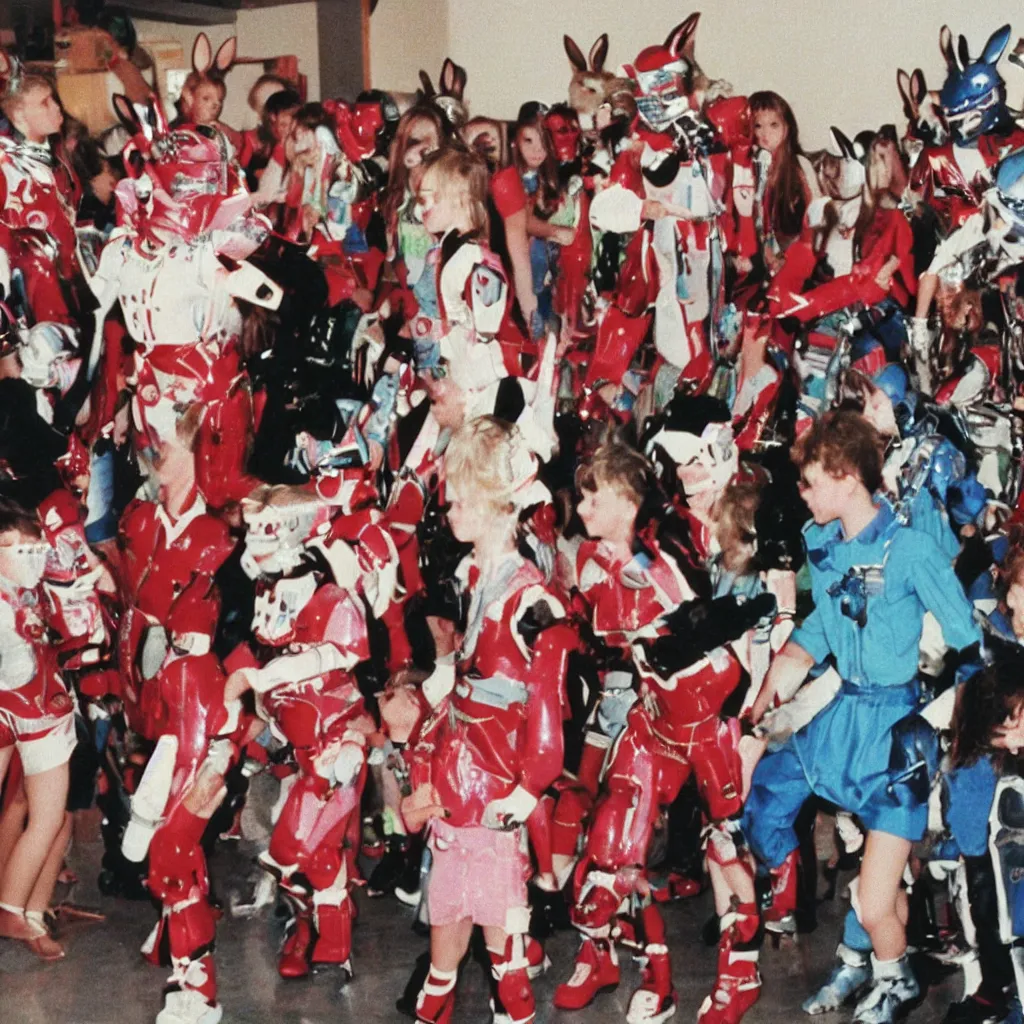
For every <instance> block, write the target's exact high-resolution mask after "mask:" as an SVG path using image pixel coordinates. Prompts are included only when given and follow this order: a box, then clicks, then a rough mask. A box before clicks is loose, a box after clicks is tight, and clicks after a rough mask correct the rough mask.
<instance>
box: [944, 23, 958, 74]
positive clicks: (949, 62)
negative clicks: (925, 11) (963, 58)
mask: <svg viewBox="0 0 1024 1024" xmlns="http://www.w3.org/2000/svg"><path fill="white" fill-rule="evenodd" d="M939 52H940V53H941V54H942V58H943V60H945V62H946V67H947V68H948V69H949V70H950V71H960V70H961V68H960V65H959V64H958V63H957V60H956V55H955V54H954V53H953V33H952V31H951V30H950V27H949V26H948V25H943V26H942V28H940V29H939Z"/></svg>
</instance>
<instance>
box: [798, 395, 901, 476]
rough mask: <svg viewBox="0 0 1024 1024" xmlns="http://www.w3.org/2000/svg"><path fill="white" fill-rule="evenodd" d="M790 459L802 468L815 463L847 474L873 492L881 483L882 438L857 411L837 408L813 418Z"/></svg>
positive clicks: (883, 457)
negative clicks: (815, 418)
mask: <svg viewBox="0 0 1024 1024" xmlns="http://www.w3.org/2000/svg"><path fill="white" fill-rule="evenodd" d="M793 461H794V462H796V464H797V465H798V466H799V467H801V468H803V467H804V466H809V465H811V464H813V463H817V464H819V465H820V466H821V467H822V469H824V470H825V472H826V473H828V474H829V475H830V476H836V477H838V476H843V475H845V474H847V473H849V474H851V475H853V476H856V477H857V478H859V480H860V481H861V483H862V484H864V486H865V487H866V488H867V489H868V490H869V491H871V493H872V494H874V492H875V491H877V490H878V489H879V488H880V487H881V486H882V466H883V465H884V462H885V441H884V439H883V438H882V435H881V434H880V433H879V432H878V431H877V430H875V428H874V427H873V426H872V425H871V424H870V423H869V422H868V421H867V420H866V419H865V418H864V417H863V416H862V415H861V414H860V413H857V412H853V411H852V410H849V409H838V410H835V411H833V412H827V413H825V415H824V416H822V417H820V418H819V419H817V420H815V421H814V423H813V424H812V425H811V428H810V429H809V430H808V431H807V433H806V434H804V435H803V436H802V437H801V438H799V440H798V441H797V443H796V445H795V446H794V449H793Z"/></svg>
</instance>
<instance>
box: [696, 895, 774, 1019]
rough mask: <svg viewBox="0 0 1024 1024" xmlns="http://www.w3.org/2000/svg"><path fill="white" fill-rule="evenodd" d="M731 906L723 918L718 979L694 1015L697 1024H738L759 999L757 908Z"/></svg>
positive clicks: (744, 905) (739, 905)
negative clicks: (732, 907) (695, 1015)
mask: <svg viewBox="0 0 1024 1024" xmlns="http://www.w3.org/2000/svg"><path fill="white" fill-rule="evenodd" d="M734 906H735V909H734V910H732V911H730V912H729V913H727V914H725V915H724V916H723V918H722V937H721V939H720V940H719V942H718V978H717V979H716V981H715V990H714V992H712V993H711V995H709V996H708V997H707V998H706V999H705V1000H704V1003H703V1004H702V1006H701V1008H700V1010H699V1012H698V1013H697V1024H739V1022H740V1020H742V1019H743V1015H744V1014H745V1013H746V1012H747V1010H749V1009H750V1007H752V1006H753V1005H754V1003H756V1002H757V1000H758V999H759V998H760V996H761V975H760V973H759V972H758V970H757V961H758V956H759V949H758V946H759V943H760V937H759V935H758V920H757V907H756V906H755V905H754V904H753V903H740V904H738V905H736V904H734Z"/></svg>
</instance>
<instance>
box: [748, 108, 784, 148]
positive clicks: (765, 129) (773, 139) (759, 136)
mask: <svg viewBox="0 0 1024 1024" xmlns="http://www.w3.org/2000/svg"><path fill="white" fill-rule="evenodd" d="M788 134H789V130H788V129H787V128H786V122H785V121H784V120H783V118H782V115H781V114H777V113H776V112H775V111H774V110H761V111H759V112H758V113H756V114H755V115H754V142H755V143H756V144H757V145H758V146H760V147H761V149H766V150H768V152H769V153H775V152H776V151H777V150H778V148H779V147H780V146H781V145H782V143H783V142H785V141H786V136H787V135H788Z"/></svg>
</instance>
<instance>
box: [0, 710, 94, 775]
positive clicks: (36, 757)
mask: <svg viewBox="0 0 1024 1024" xmlns="http://www.w3.org/2000/svg"><path fill="white" fill-rule="evenodd" d="M77 742H78V739H77V737H76V735H75V715H74V712H73V711H69V712H68V713H67V714H65V715H60V716H59V717H56V718H53V717H47V718H20V717H19V716H17V715H14V714H12V713H11V712H10V711H7V710H5V709H0V750H3V749H5V748H6V747H11V746H13V747H16V748H17V751H18V756H19V757H20V758H21V764H22V767H23V768H24V769H25V774H26V775H39V774H41V773H42V772H47V771H49V770H50V769H51V768H57V767H59V766H60V765H62V764H67V763H68V761H70V760H71V752H72V751H73V750H74V749H75V744H76V743H77Z"/></svg>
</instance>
